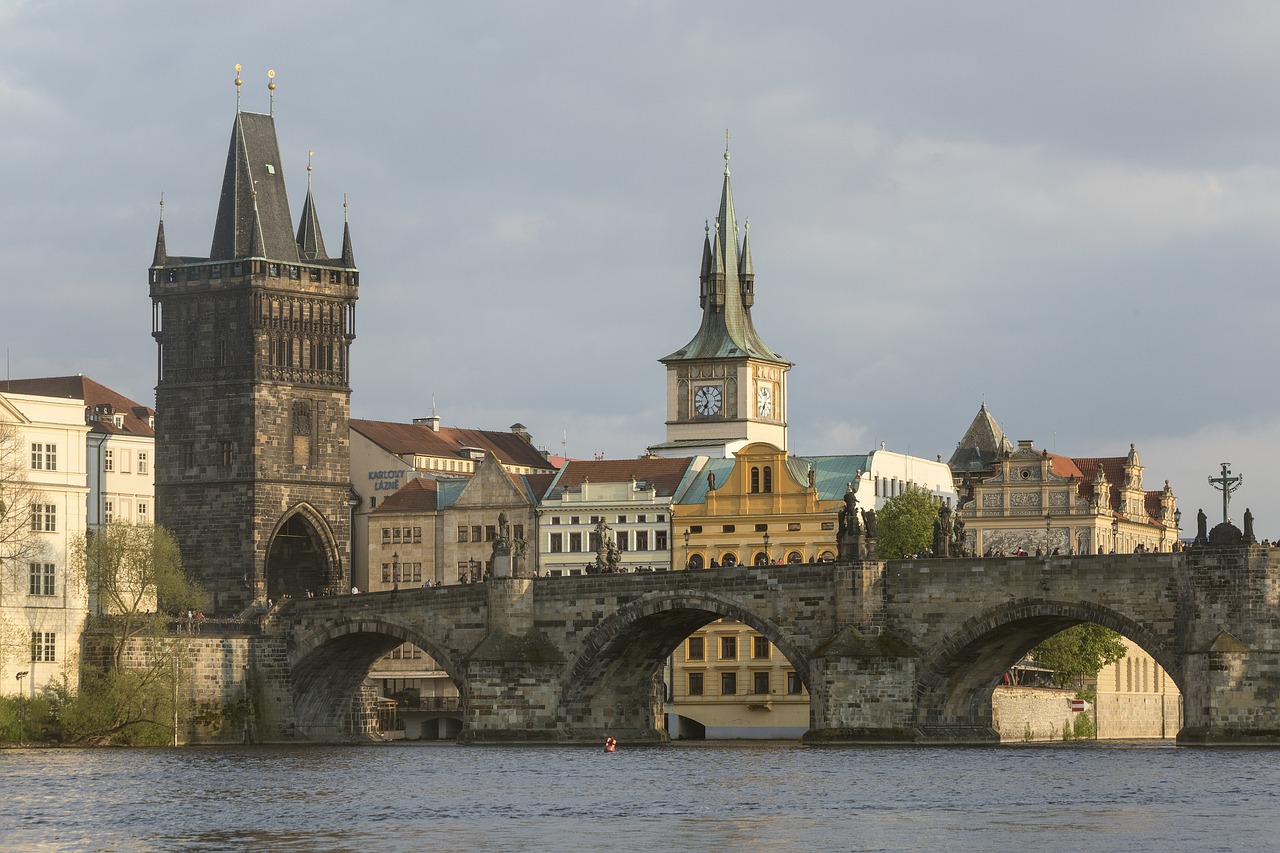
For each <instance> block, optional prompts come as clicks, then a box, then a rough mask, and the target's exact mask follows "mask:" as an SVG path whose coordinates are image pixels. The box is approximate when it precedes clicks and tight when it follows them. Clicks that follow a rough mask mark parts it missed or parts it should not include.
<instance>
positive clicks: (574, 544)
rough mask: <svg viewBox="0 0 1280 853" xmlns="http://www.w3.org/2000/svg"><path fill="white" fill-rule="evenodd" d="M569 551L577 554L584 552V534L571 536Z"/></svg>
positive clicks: (572, 534) (571, 534)
mask: <svg viewBox="0 0 1280 853" xmlns="http://www.w3.org/2000/svg"><path fill="white" fill-rule="evenodd" d="M569 550H570V551H573V552H575V553H577V552H579V551H581V550H582V534H581V533H570V534H569Z"/></svg>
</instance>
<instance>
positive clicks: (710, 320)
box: [659, 151, 791, 365]
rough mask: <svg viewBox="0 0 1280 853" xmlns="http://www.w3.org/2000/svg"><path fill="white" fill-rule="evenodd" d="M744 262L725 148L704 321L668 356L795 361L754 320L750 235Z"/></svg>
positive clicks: (708, 248) (707, 255) (705, 259)
mask: <svg viewBox="0 0 1280 853" xmlns="http://www.w3.org/2000/svg"><path fill="white" fill-rule="evenodd" d="M741 257H742V259H743V264H742V265H740V264H739V250H738V215H737V212H736V211H735V210H734V206H733V186H732V185H731V184H730V182H729V152H728V151H725V153H724V185H723V187H722V189H721V192H720V215H719V217H718V218H717V219H716V227H715V234H714V238H712V236H711V235H708V237H707V239H706V240H704V243H703V250H702V274H701V276H700V279H701V281H700V294H701V295H700V297H699V301H700V303H701V305H702V325H701V327H699V329H698V333H697V334H696V335H694V336H693V340H691V341H689V343H687V344H685V345H684V346H683V347H681V348H680V349H678V350H676V351H675V352H673V353H671V355H668V356H667V357H665V358H661V359H659V361H660V362H662V363H663V364H666V363H667V362H672V361H691V360H698V359H709V358H743V357H749V358H759V359H764V360H767V361H772V362H776V363H778V364H786V365H790V364H791V362H789V361H786V360H785V359H784V358H782V356H780V355H778V354H777V353H776V352H774V351H773V350H772V349H770V348H769V346H768V345H767V344H765V342H764V341H763V340H762V339H761V338H760V335H759V334H758V333H757V332H756V328H755V324H754V323H753V322H752V321H751V305H750V300H748V299H747V298H746V294H745V293H744V287H743V277H744V276H754V274H755V273H754V266H753V265H752V263H751V255H750V247H749V246H748V245H747V244H746V241H745V240H744V243H743V249H742V253H741Z"/></svg>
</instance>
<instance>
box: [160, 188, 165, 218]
mask: <svg viewBox="0 0 1280 853" xmlns="http://www.w3.org/2000/svg"><path fill="white" fill-rule="evenodd" d="M160 221H161V222H164V190H160Z"/></svg>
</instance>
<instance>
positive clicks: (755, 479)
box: [751, 468, 760, 494]
mask: <svg viewBox="0 0 1280 853" xmlns="http://www.w3.org/2000/svg"><path fill="white" fill-rule="evenodd" d="M758 491H760V469H759V468H752V469H751V493H752V494H755V493H756V492H758Z"/></svg>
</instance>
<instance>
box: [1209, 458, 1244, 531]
mask: <svg viewBox="0 0 1280 853" xmlns="http://www.w3.org/2000/svg"><path fill="white" fill-rule="evenodd" d="M1243 482H1244V475H1243V474H1237V475H1236V476H1234V477H1232V476H1231V463H1230V462H1223V463H1222V476H1221V477H1210V478H1209V485H1211V486H1213V487H1214V488H1215V489H1220V490H1221V491H1222V523H1223V524H1226V523H1227V521H1228V519H1227V507H1228V506H1229V505H1230V504H1231V493H1232V492H1234V491H1235V490H1236V489H1238V488H1240V484H1241V483H1243Z"/></svg>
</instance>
